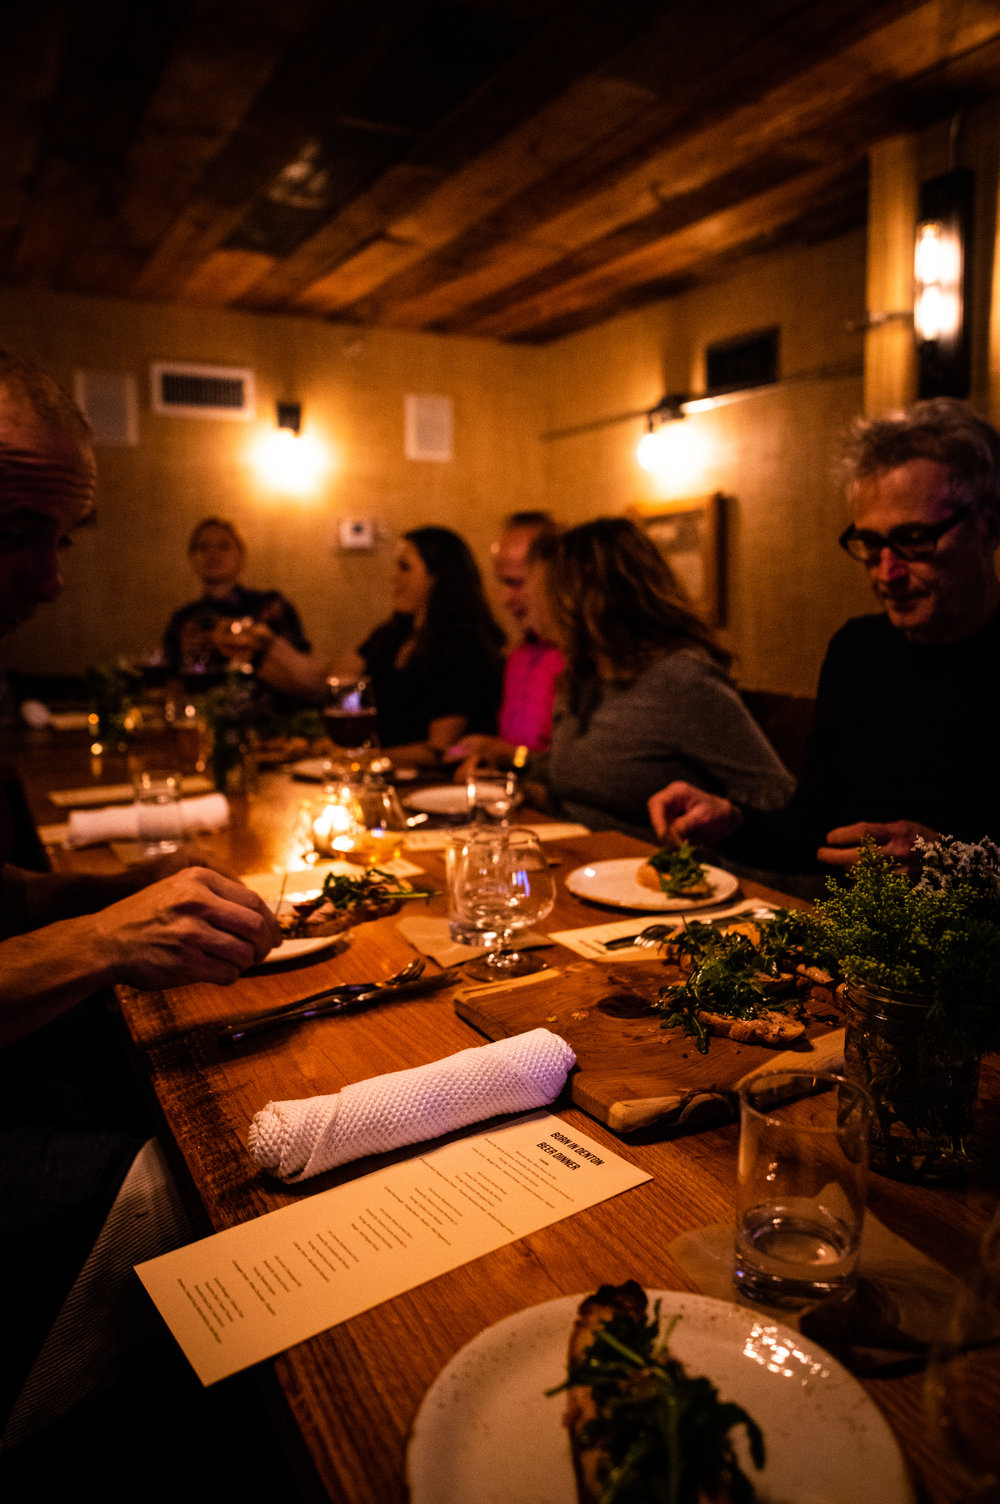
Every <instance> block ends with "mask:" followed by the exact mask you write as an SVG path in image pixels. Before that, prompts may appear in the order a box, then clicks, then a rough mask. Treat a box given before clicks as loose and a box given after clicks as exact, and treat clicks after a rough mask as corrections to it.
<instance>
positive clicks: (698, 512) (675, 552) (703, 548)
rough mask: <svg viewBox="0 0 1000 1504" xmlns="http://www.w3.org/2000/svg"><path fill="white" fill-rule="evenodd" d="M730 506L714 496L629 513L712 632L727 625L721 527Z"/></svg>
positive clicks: (648, 506)
mask: <svg viewBox="0 0 1000 1504" xmlns="http://www.w3.org/2000/svg"><path fill="white" fill-rule="evenodd" d="M731 503H732V498H731V497H727V496H725V495H724V494H723V493H722V492H721V491H713V492H712V493H711V495H709V496H693V497H686V498H684V499H683V500H678V501H670V502H662V503H657V504H646V505H643V506H641V507H636V508H634V509H633V515H634V516H635V518H636V520H637V521H638V522H639V523H641V525H642V526H643V527H644V528H645V529H646V531H647V533H648V534H649V536H650V537H651V538H652V540H653V542H654V543H655V544H656V546H657V548H658V549H659V550H660V552H661V553H662V554H663V557H664V558H665V559H666V561H667V563H668V564H669V565H670V568H671V569H672V571H673V573H674V575H675V576H676V578H677V582H678V584H679V585H681V587H682V588H683V590H684V591H685V592H686V594H687V596H688V598H689V599H690V601H691V604H692V606H693V607H694V609H695V610H696V611H697V612H698V614H699V616H701V617H702V619H703V620H704V621H706V622H708V624H709V626H712V627H724V626H725V624H726V592H725V521H726V512H727V510H728V508H729V506H730V505H731Z"/></svg>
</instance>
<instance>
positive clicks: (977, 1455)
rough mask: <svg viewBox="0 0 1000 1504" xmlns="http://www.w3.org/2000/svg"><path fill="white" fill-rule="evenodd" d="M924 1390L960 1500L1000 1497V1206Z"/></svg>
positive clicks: (998, 1501) (935, 1351)
mask: <svg viewBox="0 0 1000 1504" xmlns="http://www.w3.org/2000/svg"><path fill="white" fill-rule="evenodd" d="M924 1395H925V1402H926V1409H927V1414H928V1418H929V1420H930V1422H931V1426H932V1429H933V1433H934V1434H935V1435H936V1437H937V1439H938V1442H939V1444H940V1445H941V1447H942V1448H943V1450H944V1451H945V1453H946V1454H947V1456H948V1459H949V1462H950V1464H951V1466H952V1468H953V1469H954V1471H955V1473H956V1475H957V1477H958V1479H959V1480H960V1481H961V1484H962V1487H963V1489H964V1490H965V1492H964V1493H963V1495H962V1497H963V1499H969V1500H973V1499H975V1500H977V1501H981V1504H1000V1210H998V1211H997V1213H996V1214H995V1215H994V1218H993V1224H992V1226H991V1228H990V1230H989V1231H988V1232H987V1234H986V1237H985V1238H984V1239H983V1243H982V1245H981V1248H980V1252H979V1259H978V1262H977V1265H976V1268H975V1270H974V1272H973V1275H972V1278H971V1280H970V1281H969V1282H968V1283H967V1284H965V1285H963V1286H962V1288H961V1289H960V1291H959V1293H958V1295H957V1297H956V1300H955V1304H954V1306H953V1307H952V1310H951V1312H950V1313H949V1316H948V1324H947V1329H946V1331H945V1334H944V1336H943V1338H942V1339H941V1341H939V1342H936V1343H935V1344H934V1345H933V1346H932V1348H931V1352H930V1357H929V1359H928V1364H927V1376H926V1380H925V1390H924Z"/></svg>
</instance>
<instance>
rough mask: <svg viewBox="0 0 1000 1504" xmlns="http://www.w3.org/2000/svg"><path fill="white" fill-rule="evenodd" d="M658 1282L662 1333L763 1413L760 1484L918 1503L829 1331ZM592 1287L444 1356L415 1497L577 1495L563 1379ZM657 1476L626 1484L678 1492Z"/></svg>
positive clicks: (423, 1432)
mask: <svg viewBox="0 0 1000 1504" xmlns="http://www.w3.org/2000/svg"><path fill="white" fill-rule="evenodd" d="M647 1293H648V1295H649V1299H650V1306H651V1312H654V1313H655V1319H656V1320H657V1322H658V1333H659V1334H660V1335H665V1334H669V1336H668V1341H669V1350H670V1353H671V1354H672V1355H673V1356H674V1357H676V1358H677V1359H678V1360H679V1361H680V1362H681V1363H682V1364H684V1365H685V1367H686V1368H687V1369H688V1371H689V1372H690V1374H691V1375H694V1376H697V1377H704V1378H707V1379H708V1380H709V1381H710V1382H711V1383H712V1384H713V1385H715V1386H717V1389H718V1393H719V1397H720V1399H721V1400H722V1401H724V1402H726V1403H727V1404H730V1405H735V1406H739V1407H742V1408H743V1409H745V1411H746V1412H747V1414H748V1415H749V1416H750V1417H752V1419H753V1422H754V1423H755V1424H756V1426H759V1428H760V1432H761V1435H762V1437H763V1442H764V1450H765V1461H764V1467H763V1469H762V1470H761V1471H760V1472H758V1471H757V1469H756V1468H755V1467H754V1466H753V1464H752V1459H751V1458H750V1456H749V1450H748V1445H747V1437H746V1435H745V1434H744V1433H743V1431H742V1429H739V1430H738V1431H737V1432H735V1433H734V1446H735V1447H736V1448H737V1450H738V1455H739V1458H740V1460H741V1462H742V1463H743V1466H744V1467H745V1469H746V1472H747V1473H748V1474H749V1475H750V1476H751V1478H752V1481H753V1484H754V1486H755V1493H754V1494H753V1495H752V1497H754V1498H756V1499H758V1500H760V1501H763V1500H768V1501H769V1504H770V1501H777V1500H781V1501H786V1500H788V1501H791V1500H794V1501H795V1504H820V1501H823V1504H853V1501H855V1500H857V1499H878V1500H879V1504H912V1501H913V1494H912V1490H911V1488H910V1485H909V1483H908V1481H907V1474H906V1467H905V1464H904V1462H903V1458H902V1456H901V1454H900V1450H899V1447H898V1444H897V1443H896V1440H895V1438H894V1436H893V1434H892V1432H891V1430H890V1429H889V1426H888V1424H887V1422H886V1421H885V1419H884V1418H883V1416H882V1414H881V1412H880V1411H879V1409H878V1408H877V1406H876V1405H875V1403H874V1402H873V1401H872V1400H871V1399H870V1398H869V1396H868V1395H867V1394H866V1392H865V1391H864V1389H863V1388H862V1387H861V1385H860V1384H859V1383H858V1382H857V1380H856V1379H854V1378H853V1377H852V1376H851V1375H850V1374H849V1373H848V1372H847V1370H846V1369H844V1368H842V1367H841V1366H840V1364H838V1363H837V1362H836V1361H835V1360H834V1359H833V1358H831V1357H830V1355H829V1354H828V1353H827V1352H825V1351H824V1349H823V1348H821V1347H820V1346H819V1344H818V1343H816V1342H813V1341H811V1340H807V1339H806V1338H804V1337H803V1336H802V1335H801V1334H800V1333H798V1332H793V1331H792V1330H791V1329H790V1328H788V1327H785V1326H782V1325H780V1324H779V1323H778V1322H775V1321H772V1320H770V1319H768V1318H763V1317H761V1316H760V1315H758V1314H757V1313H756V1312H753V1311H751V1310H748V1309H745V1308H743V1307H741V1306H737V1305H733V1304H730V1302H728V1301H723V1300H714V1299H711V1298H709V1297H708V1296H704V1295H693V1294H688V1293H687V1292H684V1291H677V1290H650V1291H648V1292H647ZM582 1299H583V1297H582V1296H581V1295H569V1296H564V1297H562V1298H561V1299H558V1300H552V1301H547V1302H546V1303H545V1304H543V1305H538V1306H531V1307H530V1308H529V1309H527V1310H524V1311H518V1312H516V1313H515V1314H514V1315H512V1316H508V1317H507V1318H505V1319H504V1320H502V1321H499V1322H497V1323H496V1325H494V1326H491V1327H488V1328H487V1329H486V1331H484V1332H481V1333H480V1334H479V1336H478V1337H475V1338H473V1340H472V1341H471V1342H469V1343H468V1344H467V1345H466V1346H465V1347H463V1348H462V1349H461V1350H460V1351H459V1352H458V1353H456V1355H455V1356H454V1357H453V1358H452V1360H451V1362H450V1363H448V1364H447V1366H446V1367H445V1368H444V1369H442V1371H441V1373H440V1374H439V1375H438V1377H437V1378H436V1379H435V1380H434V1382H433V1384H432V1385H431V1387H430V1389H429V1390H428V1391H427V1394H426V1395H425V1397H424V1400H423V1403H422V1404H421V1407H420V1410H419V1411H418V1413H417V1416H416V1419H415V1421H414V1424H413V1430H412V1432H411V1436H410V1443H409V1448H408V1452H407V1465H406V1473H407V1482H408V1484H409V1489H410V1493H409V1499H410V1504H511V1501H514V1500H516V1501H517V1504H577V1501H578V1498H579V1496H578V1493H577V1488H576V1483H575V1479H574V1468H573V1459H572V1454H571V1446H570V1439H569V1435H568V1432H567V1429H566V1425H565V1423H564V1416H565V1412H566V1394H565V1393H564V1392H562V1391H561V1389H560V1386H562V1385H564V1383H565V1380H566V1377H567V1358H568V1352H569V1343H570V1337H571V1333H572V1332H573V1330H574V1318H575V1317H576V1315H577V1311H578V1308H579V1307H580V1302H581V1300H582ZM656 1484H657V1487H656V1488H655V1489H653V1490H649V1491H645V1492H640V1493H639V1494H636V1493H635V1492H633V1493H630V1494H627V1495H623V1497H627V1498H628V1499H633V1498H639V1497H641V1498H642V1499H643V1504H661V1501H667V1500H669V1499H670V1498H671V1495H670V1493H669V1492H668V1490H667V1480H666V1478H665V1477H663V1476H662V1475H661V1476H659V1477H658V1478H657V1480H656ZM674 1497H677V1496H676V1495H674ZM681 1497H682V1498H684V1499H685V1500H686V1499H687V1498H689V1497H690V1496H689V1495H681Z"/></svg>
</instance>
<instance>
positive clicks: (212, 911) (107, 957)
mask: <svg viewBox="0 0 1000 1504" xmlns="http://www.w3.org/2000/svg"><path fill="white" fill-rule="evenodd" d="M91 925H92V931H93V937H94V941H93V943H94V945H95V946H96V947H97V950H98V955H99V957H100V958H101V960H102V962H103V964H104V966H105V967H106V969H107V975H108V980H110V981H115V982H127V983H129V985H130V986H133V987H178V986H183V985H184V984H185V983H187V982H221V983H223V984H227V983H230V982H235V980H236V978H237V977H238V976H240V975H241V973H242V972H244V971H245V970H246V969H247V967H248V966H252V965H254V963H255V962H257V961H262V960H263V959H264V957H265V956H266V955H267V953H268V951H269V950H271V948H272V947H273V946H275V945H277V944H279V942H280V940H281V932H280V930H279V928H278V923H277V920H276V919H275V917H274V915H273V914H272V913H271V911H270V910H269V909H268V907H267V905H266V904H265V903H264V901H263V899H261V898H259V897H258V895H257V894H256V893H254V892H252V891H251V889H249V888H247V887H244V885H243V884H242V883H238V882H234V881H233V880H232V879H231V878H228V877H223V876H222V874H221V873H218V872H213V871H211V870H210V869H208V868H206V867H185V868H184V869H183V870H182V871H180V872H177V873H175V874H174V875H173V876H172V877H167V878H164V879H163V880H162V881H160V882H156V883H153V884H151V885H150V886H149V887H147V888H142V889H140V891H139V892H138V893H133V894H131V895H130V896H129V897H128V898H123V899H121V900H119V902H118V903H113V904H109V906H108V907H107V908H106V909H101V910H100V911H99V912H98V913H97V914H95V915H94V916H93V918H92V920H91Z"/></svg>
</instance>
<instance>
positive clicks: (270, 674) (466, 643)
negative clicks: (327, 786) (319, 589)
mask: <svg viewBox="0 0 1000 1504" xmlns="http://www.w3.org/2000/svg"><path fill="white" fill-rule="evenodd" d="M391 590H392V607H393V612H392V615H391V616H390V617H389V619H388V620H387V621H385V622H383V623H382V624H381V625H380V626H378V627H376V628H375V630H374V631H373V632H372V633H371V634H370V635H369V636H368V637H367V638H366V639H365V640H364V642H362V643H361V645H360V647H359V648H358V649H357V651H356V652H355V653H354V654H352V655H350V656H349V657H348V658H347V659H346V660H344V661H343V662H342V663H341V664H340V665H338V667H337V669H336V672H337V673H338V674H341V675H349V674H351V673H355V674H366V675H367V676H368V677H369V678H370V679H371V681H372V687H373V689H374V696H375V704H376V707H377V715H378V736H379V742H380V744H381V746H382V747H383V749H385V750H386V751H387V752H389V753H390V754H391V755H392V756H394V757H395V758H396V759H397V760H400V759H405V760H406V761H407V762H413V763H416V764H418V765H419V764H425V765H427V764H435V763H439V762H441V761H442V760H443V759H444V756H445V754H446V753H447V751H448V749H449V748H450V747H452V746H453V745H454V744H455V743H456V742H458V740H459V738H460V737H462V736H463V735H465V733H466V732H494V731H495V730H496V724H497V713H498V710H499V707H500V696H501V689H502V679H503V657H502V649H503V642H504V634H503V630H502V629H501V627H500V626H499V625H498V623H497V622H496V621H495V619H494V617H493V614H492V612H491V611H490V608H489V605H488V603H487V600H486V595H485V592H484V590H483V583H482V578H481V576H480V573H479V569H478V568H477V566H476V562H475V560H474V558H473V557H472V553H471V551H470V549H469V546H468V544H467V543H466V542H465V541H464V539H462V538H460V537H459V536H458V534H457V533H453V532H452V531H451V529H450V528H446V527H418V528H413V529H412V530H411V531H410V532H408V533H405V534H404V535H403V537H402V538H401V539H400V542H399V546H398V548H397V550H396V556H395V560H394V563H393V573H392V585H391ZM253 636H254V640H255V643H256V645H257V647H258V649H259V650H260V657H259V660H258V665H257V674H258V677H259V678H261V679H263V680H264V681H265V682H266V683H268V684H271V685H273V686H274V687H275V688H277V689H281V690H284V691H286V692H289V693H292V694H300V695H304V696H311V697H312V698H314V699H316V700H319V699H321V698H322V695H323V692H324V688H325V681H326V676H327V674H332V673H333V672H334V670H333V669H332V668H326V667H324V666H323V665H322V664H321V663H319V662H318V661H317V660H316V659H315V658H314V657H312V656H309V655H304V654H302V653H297V652H295V651H294V649H293V648H292V647H291V645H290V644H289V643H288V642H286V641H283V640H282V639H281V638H280V637H278V636H277V635H276V634H274V633H273V632H270V631H269V630H268V629H267V628H266V627H259V628H255V629H253Z"/></svg>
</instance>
